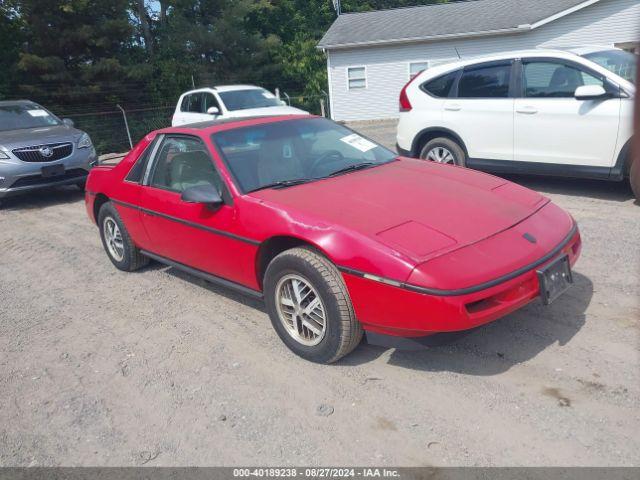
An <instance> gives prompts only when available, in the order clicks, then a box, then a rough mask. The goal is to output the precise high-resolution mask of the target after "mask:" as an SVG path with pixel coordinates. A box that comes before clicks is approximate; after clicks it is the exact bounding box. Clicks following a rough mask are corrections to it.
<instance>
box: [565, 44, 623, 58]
mask: <svg viewBox="0 0 640 480" xmlns="http://www.w3.org/2000/svg"><path fill="white" fill-rule="evenodd" d="M558 50H563V51H565V52H571V53H574V54H576V55H580V56H582V55H587V54H589V53H595V52H607V51H611V50H619V51H623V50H620V49H619V48H616V47H612V46H608V45H582V46H579V47H576V46H573V47H572V46H566V47H558Z"/></svg>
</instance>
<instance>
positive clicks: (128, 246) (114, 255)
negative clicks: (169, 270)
mask: <svg viewBox="0 0 640 480" xmlns="http://www.w3.org/2000/svg"><path fill="white" fill-rule="evenodd" d="M98 225H99V227H100V238H101V239H102V246H103V247H104V250H105V251H106V252H107V256H108V257H109V260H111V263H113V264H114V265H115V267H116V268H117V269H119V270H122V271H125V272H133V271H134V270H138V269H139V268H141V267H144V266H145V265H147V264H148V263H149V258H148V257H145V256H144V255H142V254H141V253H140V250H138V249H137V248H136V246H135V245H134V244H133V241H132V240H131V237H130V236H129V233H128V232H127V229H126V228H125V227H124V223H123V222H122V219H121V218H120V215H118V211H117V210H116V209H115V207H114V206H113V204H112V203H111V202H107V203H105V204H104V205H102V207H100V212H99V213H98Z"/></svg>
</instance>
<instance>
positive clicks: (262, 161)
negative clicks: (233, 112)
mask: <svg viewBox="0 0 640 480" xmlns="http://www.w3.org/2000/svg"><path fill="white" fill-rule="evenodd" d="M212 138H213V141H214V143H215V144H216V146H217V147H218V150H219V151H220V152H221V153H222V156H223V158H224V160H225V162H226V163H227V166H228V167H229V169H230V170H231V173H232V174H233V176H234V177H235V179H236V181H237V183H238V186H239V187H240V189H241V190H242V191H243V192H252V191H256V190H260V189H264V188H287V187H292V186H294V185H299V184H301V183H306V182H312V181H315V180H319V179H322V178H328V177H331V176H337V175H347V174H349V173H351V172H354V171H357V170H362V169H366V168H373V167H376V166H378V165H382V164H383V163H387V162H390V161H392V160H394V159H395V158H396V154H395V153H393V152H392V151H390V150H387V149H386V148H384V147H382V146H380V145H378V144H376V143H374V142H372V141H370V140H368V139H366V138H364V137H362V136H360V135H359V134H357V133H355V132H354V131H353V130H349V129H348V128H346V127H343V126H342V125H338V124H337V123H334V122H332V121H330V120H326V119H324V118H305V119H296V120H286V121H281V122H275V123H267V124H261V125H255V126H251V127H244V128H237V129H232V130H226V131H223V132H219V133H215V134H213V137H212Z"/></svg>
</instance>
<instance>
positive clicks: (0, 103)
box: [0, 100, 37, 107]
mask: <svg viewBox="0 0 640 480" xmlns="http://www.w3.org/2000/svg"><path fill="white" fill-rule="evenodd" d="M14 105H37V103H35V102H32V101H31V100H2V101H0V107H11V106H14Z"/></svg>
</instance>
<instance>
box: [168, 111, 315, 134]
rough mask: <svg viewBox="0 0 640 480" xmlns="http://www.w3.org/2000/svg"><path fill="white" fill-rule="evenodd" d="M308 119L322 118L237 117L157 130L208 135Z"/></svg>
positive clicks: (310, 116) (292, 116)
mask: <svg viewBox="0 0 640 480" xmlns="http://www.w3.org/2000/svg"><path fill="white" fill-rule="evenodd" d="M309 118H322V117H318V116H316V115H303V116H301V115H268V116H259V117H256V116H254V117H238V118H224V119H220V120H210V121H208V122H198V123H190V124H188V125H183V126H181V127H168V128H164V129H162V130H158V133H191V134H204V135H208V134H211V133H214V132H216V131H218V130H221V128H220V127H226V128H224V130H229V129H231V128H233V127H235V126H237V127H250V126H253V125H262V124H266V123H275V122H282V121H289V120H300V119H309Z"/></svg>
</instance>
